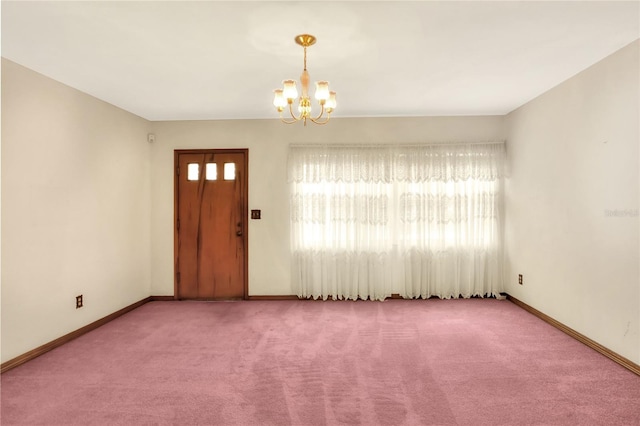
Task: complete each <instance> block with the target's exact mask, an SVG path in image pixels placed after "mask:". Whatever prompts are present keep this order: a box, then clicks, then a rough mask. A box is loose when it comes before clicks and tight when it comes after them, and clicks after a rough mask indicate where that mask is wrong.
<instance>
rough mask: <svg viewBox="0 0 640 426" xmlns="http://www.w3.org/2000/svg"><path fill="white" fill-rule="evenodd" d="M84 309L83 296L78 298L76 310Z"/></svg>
mask: <svg viewBox="0 0 640 426" xmlns="http://www.w3.org/2000/svg"><path fill="white" fill-rule="evenodd" d="M80 308H82V295H80V296H76V309H80Z"/></svg>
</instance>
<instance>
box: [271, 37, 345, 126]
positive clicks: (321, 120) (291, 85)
mask: <svg viewBox="0 0 640 426" xmlns="http://www.w3.org/2000/svg"><path fill="white" fill-rule="evenodd" d="M295 41H296V43H297V44H299V45H300V46H302V47H303V48H304V68H303V70H302V74H301V75H300V89H301V93H300V97H299V98H298V89H297V87H296V81H295V80H284V81H283V82H282V89H276V90H274V91H273V94H274V97H273V106H275V107H276V110H277V111H278V113H279V114H280V120H281V121H282V122H283V123H286V124H293V123H297V122H298V121H302V122H303V123H304V125H305V126H306V125H307V120H309V121H311V122H313V123H315V124H326V123H328V122H329V119H330V118H331V113H332V112H333V111H334V110H335V108H336V105H337V104H336V92H333V91H330V90H329V82H328V81H317V82H316V83H315V86H316V91H315V96H314V97H315V99H316V101H318V104H319V106H320V112H319V113H318V115H316V116H315V117H314V116H313V115H312V106H311V99H310V97H309V80H310V78H309V72H308V71H307V47H309V46H311V45H313V44H314V43H315V42H316V38H315V37H314V36H312V35H310V34H300V35H298V36H296V37H295ZM294 102H297V103H298V113H297V114H296V113H294V112H293V104H294ZM285 109H288V110H289V116H290V119H289V117H286V118H285V117H283V111H284V110H285Z"/></svg>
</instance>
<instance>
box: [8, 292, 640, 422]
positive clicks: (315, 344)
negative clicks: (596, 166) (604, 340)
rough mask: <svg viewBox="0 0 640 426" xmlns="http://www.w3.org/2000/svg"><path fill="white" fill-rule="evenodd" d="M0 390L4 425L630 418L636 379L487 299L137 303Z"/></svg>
mask: <svg viewBox="0 0 640 426" xmlns="http://www.w3.org/2000/svg"><path fill="white" fill-rule="evenodd" d="M0 389H1V397H2V406H1V409H2V410H1V412H0V415H1V423H2V425H14V424H42V425H67V424H82V425H111V424H114V425H115V424H121V425H139V424H180V425H183V424H184V425H197V424H208V425H213V424H219V425H337V424H353V425H429V424H433V425H456V424H457V425H524V424H537V425H639V424H640V377H638V376H636V375H635V374H633V373H631V372H630V371H628V370H626V369H624V368H622V367H620V366H619V365H617V364H615V363H614V362H612V361H610V360H609V359H607V358H605V357H603V356H602V355H600V354H598V353H597V352H595V351H593V350H591V349H589V348H588V347H586V346H584V345H583V344H581V343H579V342H577V341H575V340H573V339H572V338H570V337H569V336H567V335H565V334H563V333H562V332H560V331H558V330H556V329H554V328H552V327H551V326H549V325H548V324H546V323H544V322H542V321H541V320H539V319H537V318H535V317H534V316H532V315H530V314H529V313H527V312H525V311H523V310H521V309H520V308H518V307H517V306H515V305H513V304H512V303H511V302H508V301H497V300H494V299H465V300H462V299H458V300H438V299H431V300H427V301H424V300H414V301H410V300H387V301H385V302H363V301H359V302H313V301H242V302H209V303H207V302H151V303H147V304H146V305H144V306H142V307H141V308H138V309H136V310H135V311H132V312H130V313H128V314H126V315H124V316H123V317H120V318H118V319H117V320H115V321H112V322H111V323H109V324H107V325H105V326H103V327H101V328H99V329H97V330H95V331H93V332H91V333H88V334H86V335H84V336H82V337H80V338H78V339H76V340H74V341H72V342H70V343H68V344H66V345H64V346H62V347H60V348H57V349H55V350H53V351H51V352H49V353H47V354H45V355H43V356H41V357H39V358H37V359H35V360H33V361H30V362H28V363H27V364H24V365H22V366H20V367H17V368H15V369H13V370H11V371H9V372H7V373H5V374H3V375H2V376H1V388H0Z"/></svg>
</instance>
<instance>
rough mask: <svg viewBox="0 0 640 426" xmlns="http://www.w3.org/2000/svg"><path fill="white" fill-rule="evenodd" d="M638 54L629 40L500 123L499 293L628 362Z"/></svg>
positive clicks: (639, 300) (637, 352) (632, 354)
mask: <svg viewBox="0 0 640 426" xmlns="http://www.w3.org/2000/svg"><path fill="white" fill-rule="evenodd" d="M639 49H640V42H638V41H636V42H634V43H633V44H631V45H629V46H627V47H626V48H624V49H622V50H620V51H618V52H617V53H615V54H613V55H611V56H610V57H608V58H606V59H604V60H602V61H601V62H599V63H598V64H596V65H594V66H593V67H591V68H589V69H587V70H585V71H583V72H582V73H580V74H578V75H576V76H575V77H573V78H571V79H570V80H568V81H566V82H564V83H563V84H561V85H559V86H557V87H556V88H554V89H552V90H550V91H549V92H547V93H545V94H543V95H542V96H540V97H538V98H537V99H535V100H533V101H532V102H529V103H528V104H526V105H524V106H523V107H521V108H519V109H517V110H516V111H514V112H512V113H510V114H509V115H508V116H507V118H506V124H507V139H508V144H507V151H508V161H509V169H510V176H509V178H508V179H507V181H506V203H505V209H506V218H507V224H506V231H505V240H506V247H505V253H507V258H508V261H507V262H506V277H507V279H506V281H507V291H508V292H509V293H510V294H512V295H513V296H515V297H517V298H518V299H520V300H522V301H524V302H526V303H528V304H529V305H531V306H533V307H535V308H536V309H538V310H540V311H542V312H544V313H545V314H547V315H549V316H551V317H553V318H555V319H557V320H558V321H560V322H562V323H564V324H566V325H567V326H569V327H571V328H573V329H575V330H577V331H578V332H580V333H583V334H585V335H587V336H588V337H590V338H592V339H593V340H595V341H597V342H598V343H600V344H602V345H604V346H606V347H607V348H609V349H611V350H613V351H615V352H617V353H619V354H620V355H622V356H624V357H626V358H628V359H630V360H631V361H633V362H635V363H640V339H639V337H638V329H639V326H640V286H639V277H640V271H639V267H638V265H639V262H638V259H639V257H640V254H639V249H638V241H639V238H638V235H639V226H638V190H639V187H640V185H639V174H638V169H639V164H640V163H639V148H638V147H639V142H638V141H639V117H640V109H639V106H638V105H639V99H640V89H639V86H638V80H639V75H640V69H639V65H638V56H639V55H638V53H639ZM518 274H523V276H524V285H522V286H520V285H518V284H517V275H518Z"/></svg>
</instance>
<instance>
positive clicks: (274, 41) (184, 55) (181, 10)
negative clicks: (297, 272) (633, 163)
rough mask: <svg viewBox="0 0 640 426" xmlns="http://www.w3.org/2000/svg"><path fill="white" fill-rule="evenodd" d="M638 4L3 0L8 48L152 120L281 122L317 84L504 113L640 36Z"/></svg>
mask: <svg viewBox="0 0 640 426" xmlns="http://www.w3.org/2000/svg"><path fill="white" fill-rule="evenodd" d="M639 11H640V3H639V2H638V1H628V2H613V1H603V2H593V1H570V2H559V1H546V2H542V1H534V2H522V1H513V2H508V1H507V2H485V1H471V2H454V1H438V2H436V1H430V2H426V1H425V2H400V1H395V2H362V1H348V2H347V1H342V2H326V1H323V2H311V1H305V2H267V1H259V2H238V1H236V2H206V1H196V2H182V1H180V2H178V1H174V2H158V1H142V2H130V1H127V2H122V1H105V2H98V1H92V2H86V1H85V2H65V1H48V2H26V1H18V2H13V1H2V56H4V57H6V58H8V59H10V60H12V61H14V62H17V63H19V64H22V65H24V66H26V67H28V68H31V69H33V70H35V71H38V72H40V73H42V74H44V75H47V76H49V77H51V78H53V79H55V80H58V81H61V82H63V83H65V84H67V85H69V86H72V87H75V88H77V89H79V90H81V91H83V92H86V93H89V94H91V95H93V96H95V97H97V98H100V99H102V100H104V101H106V102H109V103H111V104H114V105H117V106H119V107H121V108H123V109H125V110H127V111H130V112H132V113H134V114H137V115H139V116H142V117H144V118H146V119H149V120H184V119H194V120H201V119H237V118H275V117H276V116H277V113H276V112H275V110H274V108H273V106H272V103H271V102H272V90H273V89H275V88H277V87H279V86H280V85H281V81H282V80H283V79H286V78H293V79H298V78H299V75H300V72H301V70H302V54H303V52H302V48H301V47H300V46H298V45H296V44H295V43H294V41H293V38H294V36H295V35H297V34H300V33H311V34H314V35H315V36H316V37H317V38H318V42H317V43H316V44H315V45H314V46H312V47H310V48H309V49H308V67H307V68H308V70H309V73H310V74H311V80H312V82H313V81H315V80H328V81H329V82H330V87H331V88H332V90H336V91H337V92H338V94H337V97H338V109H337V110H336V112H335V114H334V116H335V117H365V116H425V115H485V114H506V113H508V112H510V111H512V110H514V109H515V108H517V107H519V106H520V105H522V104H524V103H526V102H528V101H529V100H531V99H533V98H534V97H536V96H538V95H540V94H541V93H543V92H545V91H546V90H548V89H550V88H552V87H554V86H555V85H557V84H559V83H561V82H562V81H564V80H566V79H568V78H569V77H571V76H573V75H575V74H576V73H578V72H580V71H582V70H584V69H585V68H587V67H589V66H590V65H592V64H594V63H595V62H597V61H599V60H600V59H602V58H604V57H605V56H607V55H609V54H611V53H613V52H615V51H616V50H618V49H620V48H622V47H623V46H625V45H627V44H628V43H630V42H632V41H633V40H635V39H637V38H639V37H640V12H639Z"/></svg>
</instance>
